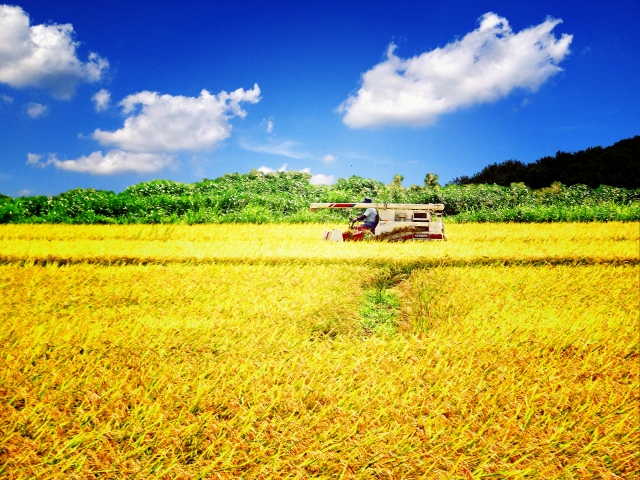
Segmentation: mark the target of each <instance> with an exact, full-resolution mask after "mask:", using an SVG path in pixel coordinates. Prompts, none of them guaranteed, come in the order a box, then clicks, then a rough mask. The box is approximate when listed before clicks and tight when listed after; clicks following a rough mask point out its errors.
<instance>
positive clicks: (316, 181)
mask: <svg viewBox="0 0 640 480" xmlns="http://www.w3.org/2000/svg"><path fill="white" fill-rule="evenodd" d="M309 183H310V184H311V185H331V184H332V183H336V177H335V176H333V175H323V174H322V173H318V174H316V175H314V176H313V177H311V178H310V179H309Z"/></svg>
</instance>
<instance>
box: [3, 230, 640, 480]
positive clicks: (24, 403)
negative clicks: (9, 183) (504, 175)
mask: <svg viewBox="0 0 640 480" xmlns="http://www.w3.org/2000/svg"><path fill="white" fill-rule="evenodd" d="M554 226H557V225H554ZM592 226H595V227H602V226H598V225H597V224H594V225H592ZM609 226H610V225H609ZM461 227H462V226H461ZM501 227H503V226H501ZM508 227H515V228H514V230H513V234H512V235H510V236H509V235H508V230H500V229H498V230H497V232H498V233H500V232H501V231H502V232H503V233H504V236H503V239H502V241H503V242H505V241H508V242H509V244H510V246H511V249H512V251H513V252H514V255H516V256H517V255H518V253H519V252H521V250H526V249H527V248H528V247H527V245H528V244H529V243H533V244H534V245H537V246H539V245H541V244H545V242H546V240H543V239H542V238H535V236H534V240H533V241H532V242H529V241H528V240H527V239H530V238H531V236H528V235H525V234H524V233H527V231H526V229H522V230H518V228H517V227H520V226H519V225H513V226H511V225H510V226H508ZM576 227H578V228H577V229H576V231H577V232H578V233H580V228H581V227H582V225H578V226H576ZM49 228H53V229H55V228H57V227H49ZM65 228H68V227H65ZM71 228H72V229H73V228H77V227H71ZM84 228H96V227H81V228H79V238H81V237H82V235H86V231H85V230H84ZM109 228H113V227H109ZM119 228H120V227H118V228H117V229H119ZM126 228H130V227H126ZM136 228H139V227H136ZM181 228H185V229H187V230H186V231H187V232H189V233H188V235H191V234H192V233H193V232H194V230H189V228H190V227H181ZM202 228H203V229H204V231H207V230H206V229H205V228H204V227H202ZM225 228H228V229H229V230H226V231H225V232H227V233H228V234H229V238H238V239H239V241H238V242H236V243H234V244H231V245H229V244H227V245H226V248H227V250H226V252H231V253H232V254H233V255H228V256H229V257H233V258H238V259H239V260H238V262H237V264H233V263H231V262H230V261H228V262H226V263H219V264H216V263H215V262H212V264H195V263H189V261H188V260H187V261H186V262H185V261H184V260H180V261H176V260H175V259H174V260H172V261H170V262H167V263H165V264H161V265H158V264H150V265H146V266H135V265H130V266H117V267H114V266H106V265H91V264H73V263H71V264H70V265H67V266H60V267H58V266H45V267H33V266H20V265H18V264H9V265H7V264H5V265H3V266H0V323H1V324H2V325H3V328H2V329H1V330H0V345H1V346H0V378H1V379H2V382H1V383H0V465H2V466H1V467H0V468H2V475H3V476H6V477H7V478H34V477H35V478H52V477H67V478H91V477H93V476H106V477H110V478H114V477H133V476H134V475H137V476H139V477H141V478H197V477H198V476H200V477H201V478H202V476H207V475H210V476H211V478H238V477H239V476H243V477H244V478H282V477H300V478H306V477H312V478H336V477H339V476H341V475H342V476H344V477H345V478H362V477H389V478H393V477H394V476H395V477H397V478H416V477H421V476H426V477H427V478H430V477H431V478H451V477H454V478H455V477H467V478H477V477H482V476H486V475H493V476H497V477H499V478H500V477H509V476H510V477H512V478H521V477H527V476H529V477H538V478H557V477H562V476H564V477H567V478H573V477H579V478H615V476H618V477H620V478H630V477H632V476H634V475H636V474H637V473H638V472H640V455H639V454H638V443H639V442H640V429H639V427H638V425H637V414H638V410H637V405H638V401H639V398H638V388H637V385H638V381H639V379H640V376H639V372H638V358H640V356H639V346H638V340H637V339H638V334H639V332H638V325H637V305H638V301H639V298H638V296H639V295H638V290H639V285H638V267H637V266H613V265H612V264H610V263H605V264H603V265H587V266H568V265H567V266H532V265H537V264H535V263H532V264H531V265H525V266H513V265H510V266H465V267H436V268H430V269H421V268H419V267H420V266H419V265H418V264H408V263H407V264H405V265H404V266H403V265H402V264H398V262H394V261H389V262H388V265H387V266H385V267H375V268H373V267H367V266H362V265H366V263H364V262H363V263H361V264H360V266H359V265H357V264H356V263H355V262H352V261H351V260H350V257H349V255H345V257H346V259H345V261H344V262H343V263H342V264H339V263H337V262H336V263H334V264H331V265H327V264H324V263H323V262H322V261H317V262H316V261H315V260H313V259H314V258H316V257H314V255H315V254H314V250H313V249H314V248H316V249H325V248H326V249H327V250H323V251H324V252H325V253H326V252H327V251H331V250H330V249H332V248H333V249H334V250H333V251H334V252H336V254H339V253H340V252H347V253H349V252H353V251H355V250H353V251H352V250H348V249H349V248H351V245H349V244H343V245H331V246H327V245H326V244H323V243H321V242H320V241H319V240H316V239H317V236H316V237H311V235H310V233H309V239H308V240H307V239H306V237H305V236H304V235H302V236H300V237H297V238H298V241H299V243H298V247H297V250H296V247H295V245H296V244H295V242H294V241H291V240H287V239H286V236H283V232H285V233H291V232H292V231H295V229H297V228H299V229H301V230H299V231H302V232H304V230H302V227H292V230H289V231H286V229H285V230H280V229H278V230H275V231H272V233H271V234H270V233H269V231H268V230H265V231H264V234H263V235H262V236H261V237H259V238H256V237H253V239H254V243H251V238H247V237H246V236H245V235H246V233H247V232H248V230H243V228H244V227H242V228H240V226H238V227H237V228H238V230H237V231H236V232H235V233H236V235H233V233H234V230H233V227H225ZM305 228H307V227H306V226H305ZM117 229H116V230H117ZM138 231H140V230H138ZM212 231H213V230H212ZM591 231H592V232H593V231H594V230H591ZM595 231H596V232H600V233H602V232H604V231H605V229H602V230H598V229H595ZM4 232H5V233H6V230H4ZM156 232H160V230H156ZM218 233H219V232H218ZM313 233H316V232H313ZM543 233H544V232H543ZM546 233H549V231H547V232H546ZM36 234H37V235H40V238H41V239H40V240H38V242H40V241H43V240H42V236H43V235H44V236H45V237H46V235H49V238H51V237H52V236H53V235H52V234H51V232H49V233H47V232H46V230H44V229H43V230H41V231H39V232H38V231H36ZM92 234H93V233H92ZM119 234H120V233H119ZM634 235H635V236H636V237H637V226H636V229H635V232H634V231H626V232H625V231H624V230H622V231H620V230H618V231H617V232H616V233H615V234H611V235H610V236H609V237H605V243H606V242H609V243H608V244H609V245H614V244H616V242H617V244H621V245H622V248H621V249H620V252H631V251H632V249H631V247H632V246H635V248H636V249H637V240H635V238H636V237H634ZM541 237H542V235H541ZM211 238H212V241H214V240H215V235H213V234H212V236H211ZM12 241H13V242H14V243H16V244H18V245H21V244H22V242H25V243H30V242H31V240H28V239H26V238H23V239H22V240H17V239H16V238H14V239H13V240H12ZM85 241H87V240H84V239H82V238H81V239H80V240H78V242H77V243H79V244H82V243H83V242H85ZM92 241H93V240H92ZM140 241H141V242H147V243H145V244H144V245H143V246H140V247H139V248H140V250H139V251H140V252H143V251H144V247H146V248H147V249H150V248H152V247H153V245H154V244H153V243H152V242H153V241H155V240H143V239H141V240H140ZM178 241H180V240H179V238H173V239H168V240H167V241H166V242H167V243H168V245H167V248H168V249H170V248H171V245H170V244H171V243H172V242H178ZM96 242H97V241H96ZM109 242H110V241H109V240H105V241H104V243H105V244H106V245H107V246H108V245H109ZM456 242H457V243H458V244H459V245H458V246H457V247H456V246H455V245H456ZM456 242H454V240H453V239H452V240H451V241H449V242H446V243H436V242H431V243H415V244H400V245H385V246H386V247H389V248H390V249H391V250H390V251H391V252H394V253H397V254H398V255H399V256H402V255H403V250H402V249H400V248H398V247H401V246H404V247H407V250H406V251H404V255H408V252H410V251H411V249H418V248H420V249H423V250H422V255H423V256H426V254H425V252H426V253H429V252H430V250H429V249H434V248H442V247H443V246H450V247H451V252H449V253H450V254H452V252H455V251H456V250H455V249H456V248H458V254H459V255H462V254H464V253H465V252H466V250H464V249H463V247H462V246H461V245H460V244H462V245H467V246H468V247H469V248H472V246H473V245H474V244H478V243H480V242H479V241H477V240H469V239H467V240H464V241H463V239H462V238H460V237H458V240H456ZM562 242H565V243H562ZM591 242H592V239H591V237H590V236H589V235H588V232H585V233H584V235H582V236H580V235H578V234H576V235H575V236H574V237H572V238H565V239H564V240H562V239H557V245H556V247H557V250H555V251H553V250H551V244H550V243H551V242H549V243H548V244H545V245H546V247H545V248H548V249H549V251H550V254H551V255H558V256H559V253H562V254H563V255H565V256H568V257H571V255H573V258H577V257H580V256H581V255H583V256H584V252H585V251H587V250H588V249H589V248H591V246H590V244H591ZM194 243H198V242H195V241H194ZM199 243H206V242H205V241H203V242H199ZM282 243H284V247H283V245H282ZM585 243H586V244H587V245H586V246H585V245H584V244H585ZM38 245H40V244H38ZM269 245H271V246H272V248H273V249H274V250H275V249H278V248H285V249H289V251H291V252H295V251H297V252H299V256H300V257H301V259H302V260H305V259H306V261H300V262H298V263H296V262H295V261H294V260H289V261H287V262H286V263H281V264H269V263H268V262H266V261H265V260H264V259H261V257H260V255H262V254H261V253H259V254H256V253H255V252H256V250H258V251H259V249H260V248H261V246H262V248H264V249H265V251H266V250H267V247H268V246H269ZM352 245H355V246H359V247H362V248H364V249H365V251H368V252H369V253H372V252H375V251H377V252H383V251H382V250H366V249H368V248H371V247H375V248H377V247H378V245H377V244H368V243H363V244H352ZM80 247H82V245H80ZM337 247H343V249H342V250H341V249H340V248H337ZM344 247H347V249H344ZM22 248H23V251H28V250H29V248H31V247H29V246H26V247H25V246H24V245H22ZM38 248H40V247H38ZM95 248H96V245H94V244H92V246H91V248H89V249H88V251H89V252H91V251H93V250H92V249H95ZM203 248H205V246H203ZM206 248H211V247H206ZM234 248H235V249H236V250H235V251H234ZM474 248H475V247H474ZM488 248H489V249H491V248H494V252H495V251H496V250H495V249H497V248H498V245H494V246H491V245H490V244H489V245H488ZM207 251H208V252H210V253H209V255H211V256H212V258H215V254H214V253H213V250H207ZM416 251H418V250H416ZM154 252H162V250H161V249H160V250H148V251H147V252H146V255H147V257H148V258H152V257H151V254H153V253H154ZM530 252H533V249H532V250H530ZM572 252H573V253H572ZM34 253H36V254H38V255H39V254H40V253H38V250H37V249H36V250H34ZM106 253H107V252H106V251H105V254H106ZM241 253H244V254H245V255H246V256H247V257H249V258H252V256H253V258H255V261H254V263H253V264H246V263H243V261H242V260H241V258H240V257H241V255H240V254H241ZM607 255H608V252H603V253H602V256H601V257H598V258H604V259H607V258H611V257H610V256H607ZM624 255H628V253H624ZM176 258H180V257H176ZM383 258H389V257H388V256H384V257H383ZM523 258H527V257H523ZM507 259H508V257H507ZM260 262H262V263H260ZM407 265H409V268H405V267H406V266H407ZM376 288H379V289H380V292H384V291H385V289H386V291H389V292H392V293H393V295H392V297H393V298H398V299H399V300H400V307H399V313H398V315H397V318H396V320H397V329H396V331H397V332H396V333H395V334H394V333H393V329H392V328H386V327H390V325H388V324H387V325H385V328H384V329H381V330H380V331H379V332H378V333H376V330H375V329H371V328H368V327H367V325H365V323H366V322H365V320H370V318H369V319H364V318H363V317H362V314H363V303H362V302H363V301H364V300H365V298H369V297H367V296H366V295H365V292H371V289H374V291H375V289H376ZM369 294H370V293H367V295H369ZM380 297H381V298H382V297H385V295H383V294H381V295H380Z"/></svg>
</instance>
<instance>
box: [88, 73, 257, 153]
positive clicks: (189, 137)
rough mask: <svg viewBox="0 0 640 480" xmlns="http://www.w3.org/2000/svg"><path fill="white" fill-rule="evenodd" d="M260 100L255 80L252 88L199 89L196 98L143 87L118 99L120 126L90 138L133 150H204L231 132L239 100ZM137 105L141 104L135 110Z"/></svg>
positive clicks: (98, 130) (243, 113)
mask: <svg viewBox="0 0 640 480" xmlns="http://www.w3.org/2000/svg"><path fill="white" fill-rule="evenodd" d="M259 100H260V88H259V87H258V85H257V84H255V85H254V87H253V89H251V90H246V91H245V90H244V89H242V88H239V89H237V90H235V91H233V92H231V93H227V92H225V91H222V92H220V93H219V94H218V95H211V94H210V93H209V92H208V91H206V90H202V92H201V93H200V96H199V97H197V98H196V97H183V96H181V95H178V96H175V97H174V96H172V95H159V94H158V93H156V92H149V91H143V92H140V93H136V94H133V95H129V96H128V97H126V98H125V99H124V100H122V101H121V102H120V103H119V105H120V106H121V107H122V111H123V113H124V114H125V115H129V116H128V117H127V118H126V120H125V121H124V126H123V127H122V128H121V129H119V130H116V131H114V132H105V131H102V130H100V129H97V130H96V131H95V132H93V138H94V139H96V140H98V141H99V142H100V143H102V144H103V145H116V146H117V147H119V148H121V149H124V150H128V151H134V152H171V151H177V150H191V151H206V150H210V149H211V148H213V147H214V146H215V145H216V144H217V143H219V142H221V141H222V140H224V139H226V138H228V137H229V136H230V135H231V124H230V123H229V118H230V117H233V116H236V115H237V116H239V117H241V118H244V117H245V115H246V112H245V111H244V110H242V109H241V108H240V102H250V103H256V102H258V101H259ZM138 105H140V106H141V108H140V111H139V112H138V113H136V107H137V106H138Z"/></svg>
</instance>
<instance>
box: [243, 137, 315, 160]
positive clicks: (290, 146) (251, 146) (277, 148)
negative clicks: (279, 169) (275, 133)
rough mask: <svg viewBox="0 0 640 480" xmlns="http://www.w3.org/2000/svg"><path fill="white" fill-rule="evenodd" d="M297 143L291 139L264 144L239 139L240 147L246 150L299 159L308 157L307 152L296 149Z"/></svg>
mask: <svg viewBox="0 0 640 480" xmlns="http://www.w3.org/2000/svg"><path fill="white" fill-rule="evenodd" d="M296 146H297V144H296V143H295V142H292V141H291V140H285V141H282V142H279V143H268V144H265V145H258V144H255V143H249V142H246V141H242V140H241V141H240V148H242V149H244V150H248V151H250V152H257V153H267V154H269V155H281V156H283V157H289V158H295V159H301V158H309V157H310V155H309V154H308V153H304V152H300V151H298V150H296Z"/></svg>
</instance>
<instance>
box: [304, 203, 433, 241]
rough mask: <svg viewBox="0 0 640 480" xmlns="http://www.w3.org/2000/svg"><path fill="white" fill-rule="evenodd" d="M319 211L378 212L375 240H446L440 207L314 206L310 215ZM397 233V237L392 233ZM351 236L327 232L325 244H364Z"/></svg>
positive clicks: (428, 205) (399, 205) (394, 204)
mask: <svg viewBox="0 0 640 480" xmlns="http://www.w3.org/2000/svg"><path fill="white" fill-rule="evenodd" d="M319 208H375V209H376V210H377V211H378V217H379V219H380V221H379V222H378V225H377V226H376V228H375V231H374V232H373V234H374V236H375V237H379V238H385V239H387V240H391V241H394V240H436V239H437V240H444V239H445V235H444V224H443V223H442V213H443V211H444V205H442V204H441V203H422V204H418V203H312V204H311V211H312V212H315V211H317V210H318V209H319ZM394 231H397V234H396V235H394V234H393V232H394ZM362 234H363V235H361V236H360V238H358V235H357V233H356V234H355V235H353V234H349V232H345V233H342V232H341V231H340V230H338V229H334V230H328V231H326V232H324V235H323V238H324V239H325V240H329V241H334V242H342V241H345V240H349V239H351V240H361V239H362V237H363V236H364V232H362Z"/></svg>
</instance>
